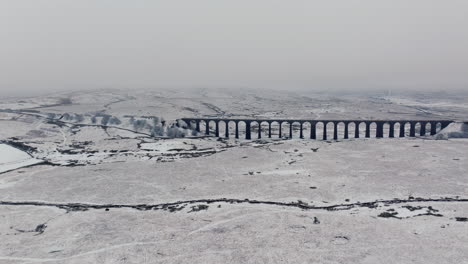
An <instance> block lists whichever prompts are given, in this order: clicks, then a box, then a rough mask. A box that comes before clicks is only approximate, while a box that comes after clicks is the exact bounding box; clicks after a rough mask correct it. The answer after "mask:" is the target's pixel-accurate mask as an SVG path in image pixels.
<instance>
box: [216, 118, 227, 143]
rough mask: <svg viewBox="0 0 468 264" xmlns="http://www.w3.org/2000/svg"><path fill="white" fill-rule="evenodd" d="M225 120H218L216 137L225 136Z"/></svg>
mask: <svg viewBox="0 0 468 264" xmlns="http://www.w3.org/2000/svg"><path fill="white" fill-rule="evenodd" d="M226 124H227V122H226V120H223V119H220V120H218V127H217V129H218V137H223V138H224V137H226Z"/></svg>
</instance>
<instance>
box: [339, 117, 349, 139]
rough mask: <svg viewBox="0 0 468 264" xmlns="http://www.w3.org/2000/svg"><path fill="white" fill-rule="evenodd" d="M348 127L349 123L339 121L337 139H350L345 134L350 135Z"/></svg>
mask: <svg viewBox="0 0 468 264" xmlns="http://www.w3.org/2000/svg"><path fill="white" fill-rule="evenodd" d="M347 127H348V122H345V121H337V122H336V129H337V131H336V133H337V138H336V139H340V138H341V139H343V138H348V135H345V132H347V134H348V133H349V128H347ZM345 136H346V137H345Z"/></svg>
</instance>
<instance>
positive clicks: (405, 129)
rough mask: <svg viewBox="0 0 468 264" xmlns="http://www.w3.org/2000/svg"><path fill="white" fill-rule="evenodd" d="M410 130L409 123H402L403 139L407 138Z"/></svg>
mask: <svg viewBox="0 0 468 264" xmlns="http://www.w3.org/2000/svg"><path fill="white" fill-rule="evenodd" d="M410 129H411V123H410V122H409V121H404V122H403V131H404V133H403V137H408V136H409V133H410Z"/></svg>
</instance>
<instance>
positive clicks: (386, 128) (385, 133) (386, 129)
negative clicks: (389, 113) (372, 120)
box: [382, 121, 393, 138]
mask: <svg viewBox="0 0 468 264" xmlns="http://www.w3.org/2000/svg"><path fill="white" fill-rule="evenodd" d="M390 128H391V129H392V130H393V122H388V121H386V122H383V124H382V137H384V138H389V137H390Z"/></svg>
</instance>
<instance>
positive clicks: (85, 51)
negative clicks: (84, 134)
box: [0, 0, 468, 92]
mask: <svg viewBox="0 0 468 264" xmlns="http://www.w3.org/2000/svg"><path fill="white" fill-rule="evenodd" d="M467 47H468V1H467V0H445V1H444V0H437V1H436V0H381V1H378V0H341V1H338V0H336V1H333V0H331V1H325V0H323V1H313V0H307V1H299V0H297V1H294V0H290V1H284V0H282V1H275V0H235V1H228V0H225V1H222V0H212V1H208V0H186V1H182V0H180V1H175V0H172V1H170V0H168V1H157V0H148V1H144V0H140V1H138V0H126V1H123V0H73V1H68V0H29V1H26V0H0V90H1V91H2V92H8V91H26V90H28V91H48V90H57V89H80V88H85V89H90V88H100V87H129V88H138V87H145V88H147V87H164V86H183V87H191V86H196V87H200V86H210V87H237V86H242V87H252V88H255V87H259V88H268V87H271V88H275V89H281V88H284V89H289V88H296V89H297V88H299V89H300V88H307V89H320V90H323V89H328V88H334V89H387V88H394V89H406V88H408V89H421V90H424V89H431V90H438V89H440V90H448V89H468V48H467Z"/></svg>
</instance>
